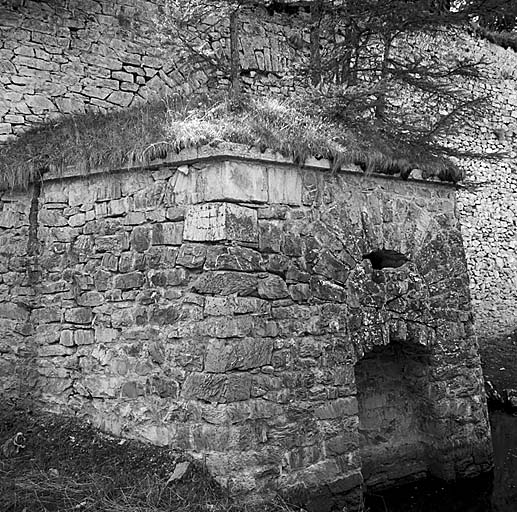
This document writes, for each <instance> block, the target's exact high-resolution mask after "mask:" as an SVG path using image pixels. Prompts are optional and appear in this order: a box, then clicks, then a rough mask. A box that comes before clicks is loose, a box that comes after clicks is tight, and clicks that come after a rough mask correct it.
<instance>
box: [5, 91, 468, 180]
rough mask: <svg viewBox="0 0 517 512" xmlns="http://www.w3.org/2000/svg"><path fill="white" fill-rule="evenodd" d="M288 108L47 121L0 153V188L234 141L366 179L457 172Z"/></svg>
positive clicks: (225, 106) (202, 104) (217, 104)
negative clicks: (320, 161)
mask: <svg viewBox="0 0 517 512" xmlns="http://www.w3.org/2000/svg"><path fill="white" fill-rule="evenodd" d="M303 108H304V107H303V106H301V105H296V104H295V103H294V102H288V101H278V100H274V99H268V98H259V99H248V100H247V101H243V102H241V103H240V104H238V105H235V104H231V103H230V102H228V101H226V100H224V99H221V98H219V99H214V98H208V97H206V96H203V97H192V98H190V99H189V100H184V99H178V98H166V99H163V100H159V101H155V102H150V103H147V104H145V105H141V106H138V107H133V108H130V109H125V110H119V111H111V112H109V113H99V112H97V113H95V112H90V113H87V114H80V115H76V116H67V117H62V118H60V119H54V120H50V121H48V122H47V123H45V124H41V125H38V126H37V127H35V128H33V129H32V130H30V131H28V132H26V133H24V134H22V135H21V136H20V137H18V138H17V139H15V140H14V141H12V142H11V143H9V144H6V145H4V146H1V147H0V185H1V186H3V187H4V188H23V187H26V186H27V185H28V183H30V182H31V181H32V180H34V179H36V178H37V177H38V176H40V175H41V174H42V173H44V172H45V171H47V170H48V169H50V168H53V169H56V170H58V171H59V170H63V169H65V168H66V167H68V166H76V167H77V168H78V169H80V170H81V171H82V172H83V173H85V174H87V173H88V172H90V170H92V169H95V168H99V167H104V168H111V169H117V168H121V167H131V166H135V165H136V166H138V165H148V164H150V163H152V162H153V160H157V159H162V158H165V157H166V156H167V155H168V154H174V153H178V152H179V151H181V150H182V149H185V148H189V147H199V146H203V145H212V146H217V145H218V144H219V143H221V142H234V143H240V144H244V145H248V146H252V147H256V148H258V149H260V150H261V151H263V150H265V149H266V148H268V149H270V150H273V151H275V152H278V153H280V154H282V155H283V156H286V157H290V158H292V159H293V161H294V162H295V163H298V164H303V162H304V161H305V160H306V159H307V157H309V156H315V157H317V158H327V159H329V160H330V161H331V162H332V164H333V167H334V169H335V170H338V169H339V168H341V167H342V166H343V165H346V164H351V163H353V164H356V165H359V166H360V167H361V168H362V169H363V170H364V171H365V172H379V173H385V174H391V175H394V174H398V173H400V174H401V176H402V177H404V178H405V177H407V175H408V174H409V173H410V172H411V170H412V169H414V168H419V169H422V170H423V171H424V175H425V176H426V177H431V176H437V177H438V178H440V179H442V180H448V181H453V182H457V181H459V180H460V179H461V178H462V174H461V171H460V170H459V169H457V167H456V166H455V165H454V164H453V163H452V162H450V161H448V160H446V159H444V158H443V157H440V156H436V155H433V154H431V153H429V152H426V151H425V150H423V149H419V148H417V147H411V146H408V145H403V144H401V143H400V142H399V141H395V140H390V139H389V138H388V137H386V136H385V135H384V134H382V133H380V132H379V131H377V132H375V130H373V129H371V130H370V132H368V133H366V132H365V133H360V132H358V131H357V129H356V128H354V129H353V130H352V129H350V128H347V127H346V126H344V125H343V124H336V123H333V122H331V121H329V120H328V119H326V118H324V117H323V116H322V115H317V114H315V113H311V114H309V113H308V110H303Z"/></svg>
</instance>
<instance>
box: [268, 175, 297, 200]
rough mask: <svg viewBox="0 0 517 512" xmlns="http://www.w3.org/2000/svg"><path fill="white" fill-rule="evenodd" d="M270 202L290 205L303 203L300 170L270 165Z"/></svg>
mask: <svg viewBox="0 0 517 512" xmlns="http://www.w3.org/2000/svg"><path fill="white" fill-rule="evenodd" d="M267 178H268V190H269V202H270V203H273V204H274V203H281V204H290V205H300V204H302V178H301V175H300V171H298V170H297V169H292V168H291V169H289V168H284V167H268V170H267Z"/></svg>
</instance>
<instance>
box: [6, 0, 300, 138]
mask: <svg viewBox="0 0 517 512" xmlns="http://www.w3.org/2000/svg"><path fill="white" fill-rule="evenodd" d="M159 5H160V2H159V1H158V0H155V1H152V0H137V1H128V0H115V1H106V0H88V1H83V0H71V1H70V0H66V1H65V0H48V1H38V2H36V1H31V0H1V1H0V143H1V142H3V141H6V140H8V139H9V137H11V136H13V135H16V134H18V133H21V132H22V131H23V130H25V129H27V127H29V126H31V125H33V124H34V123H38V122H41V121H43V120H45V119H48V118H51V117H54V116H56V115H59V114H69V113H76V112H84V111H85V110H87V109H89V110H92V109H93V110H101V111H105V110H108V109H113V108H125V107H130V106H132V105H135V104H137V103H139V102H142V101H145V100H147V99H149V98H153V97H161V96H164V95H167V94H168V95H170V94H174V93H184V92H185V91H187V92H188V91H190V90H194V89H199V88H201V87H207V86H208V87H211V88H213V87H218V86H224V85H225V83H227V80H226V79H224V78H222V77H220V79H218V81H217V83H215V82H213V80H212V82H210V78H209V76H207V75H208V74H210V73H207V72H206V70H205V69H203V67H196V68H192V67H189V66H185V65H176V58H175V55H174V54H171V49H170V47H169V46H167V44H166V42H167V39H166V33H164V32H163V31H160V30H159V28H160V25H159V23H158V21H159V20H160V12H159ZM281 21H282V20H281V16H280V17H278V16H276V17H272V16H270V15H268V14H267V12H266V11H257V10H254V12H253V16H252V17H250V18H248V17H246V15H245V14H243V16H242V23H241V34H242V37H241V48H240V54H241V55H240V60H241V66H242V74H243V77H242V79H243V82H244V84H245V85H247V86H248V87H249V88H250V89H251V90H254V91H257V92H261V91H265V90H270V91H277V92H280V91H281V92H282V93H284V94H285V93H288V92H289V91H291V90H292V89H293V82H292V79H283V80H281V81H279V78H280V77H281V76H283V74H284V71H285V70H286V69H287V68H288V62H289V60H290V59H291V50H290V47H289V45H288V43H287V40H288V38H289V34H290V33H292V32H293V31H294V29H293V28H292V27H291V28H290V27H288V26H286V25H285V24H283V23H281ZM214 30H216V36H217V30H219V31H220V33H221V35H220V39H219V40H218V39H217V37H216V36H214V38H215V43H218V48H224V47H225V46H226V41H225V38H226V34H225V31H224V28H222V27H219V26H218V27H216V28H215V29H214ZM215 43H214V51H215V49H216V47H215Z"/></svg>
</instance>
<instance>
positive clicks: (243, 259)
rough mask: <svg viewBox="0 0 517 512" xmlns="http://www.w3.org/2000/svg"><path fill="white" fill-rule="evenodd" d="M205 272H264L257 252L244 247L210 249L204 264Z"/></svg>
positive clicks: (260, 257)
mask: <svg viewBox="0 0 517 512" xmlns="http://www.w3.org/2000/svg"><path fill="white" fill-rule="evenodd" d="M204 268H205V269H207V270H237V271H240V272H260V271H263V270H264V264H263V263H262V256H261V255H260V253H259V252H257V251H254V250H253V249H247V248H245V247H210V248H209V249H208V254H207V258H206V262H205V267H204Z"/></svg>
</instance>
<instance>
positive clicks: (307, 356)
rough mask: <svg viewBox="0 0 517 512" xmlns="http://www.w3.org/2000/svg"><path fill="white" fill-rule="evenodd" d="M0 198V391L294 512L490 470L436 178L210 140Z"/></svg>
mask: <svg viewBox="0 0 517 512" xmlns="http://www.w3.org/2000/svg"><path fill="white" fill-rule="evenodd" d="M1 206H2V208H1V212H0V252H1V256H2V258H1V267H0V271H1V274H0V275H1V284H0V290H1V302H0V322H1V326H2V332H3V336H2V339H1V341H0V376H1V377H0V385H1V390H2V393H3V395H4V396H18V397H20V396H22V397H26V398H29V397H30V398H32V399H34V400H37V401H38V402H39V403H42V404H44V406H45V407H46V408H47V409H51V410H54V411H56V412H62V413H72V414H73V413H76V414H81V415H86V416H88V417H89V418H91V419H92V420H93V421H94V422H95V423H96V424H97V425H98V426H100V427H101V428H103V429H105V430H107V431H110V432H113V433H115V434H117V435H123V436H129V437H137V438H143V439H146V440H149V441H151V442H153V443H156V444H159V445H164V446H171V447H173V448H178V449H184V450H186V451H188V452H189V453H191V454H192V455H194V456H195V457H200V458H201V457H202V458H204V460H205V461H206V464H207V465H208V467H209V469H210V470H211V471H212V473H213V474H214V475H215V476H216V477H217V479H218V480H219V481H220V482H222V483H224V484H225V485H228V486H229V488H230V489H231V490H232V492H234V493H237V494H238V493H242V494H243V495H245V496H249V495H250V494H251V495H257V494H260V495H267V494H269V493H271V492H273V491H278V490H280V491H281V492H285V493H287V494H289V495H290V496H291V497H295V498H297V499H299V500H300V501H301V502H304V503H305V505H306V506H307V507H308V508H309V509H310V510H319V511H321V510H329V509H330V507H331V506H333V505H336V504H340V505H343V504H346V505H347V506H348V507H349V508H348V510H358V509H359V503H360V500H361V492H362V489H364V485H367V486H368V487H371V488H379V487H385V486H389V485H393V484H394V483H400V482H405V481H408V480H412V479H416V478H420V477H422V476H424V475H426V474H428V473H432V474H434V475H437V476H439V477H442V478H445V479H451V478H455V477H462V476H472V475H475V474H478V473H480V472H482V471H485V470H487V469H489V468H490V466H491V443H490V433H489V426H488V419H487V410H486V403H485V398H484V391H483V378H482V373H481V368H480V361H479V357H478V353H477V343H476V337H475V335H474V330H473V322H472V312H471V306H470V296H469V287H468V274H467V266H466V260H465V254H464V250H463V245H462V237H461V232H460V224H459V219H458V216H457V208H456V199H455V190H454V188H453V187H452V186H450V185H445V184H441V183H436V182H422V181H401V180H399V179H397V178H392V177H383V176H375V175H372V176H365V175H364V174H362V173H354V172H351V171H345V172H340V173H337V174H334V173H331V172H330V170H329V169H328V166H327V167H326V166H325V165H324V164H321V163H318V162H317V161H315V160H311V161H310V162H309V163H308V165H307V166H306V167H304V168H299V167H296V166H294V165H292V164H289V163H288V162H286V161H285V160H283V159H281V158H277V157H275V156H274V155H270V154H268V153H265V154H258V153H257V154H251V153H247V152H246V150H245V148H240V149H239V148H237V151H236V152H233V153H232V152H230V153H224V152H222V153H218V152H217V151H215V150H213V149H210V148H209V149H207V150H206V152H202V151H201V152H200V153H198V152H191V153H188V154H186V155H185V154H184V155H181V156H180V157H178V158H177V159H176V160H175V161H173V162H169V163H162V164H160V165H158V164H157V165H155V166H152V167H149V168H146V169H129V170H123V171H112V172H110V173H93V174H91V175H89V176H84V175H76V176H74V175H73V170H72V172H71V174H70V175H69V176H68V177H65V178H61V179H59V178H57V177H53V176H51V175H47V176H46V178H45V180H44V181H43V183H42V184H41V188H40V189H38V188H37V189H35V190H33V191H30V192H27V193H23V194H14V193H7V192H6V193H4V194H3V195H2V198H1ZM377 248H387V249H391V250H393V251H397V252H399V253H402V254H404V255H406V256H407V257H408V258H409V261H408V262H407V263H405V264H404V265H402V266H399V267H397V268H392V267H389V268H384V269H381V270H373V268H372V265H371V263H370V261H369V260H367V259H363V255H365V254H367V253H369V252H370V251H372V250H374V249H377ZM27 256H28V257H27Z"/></svg>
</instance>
